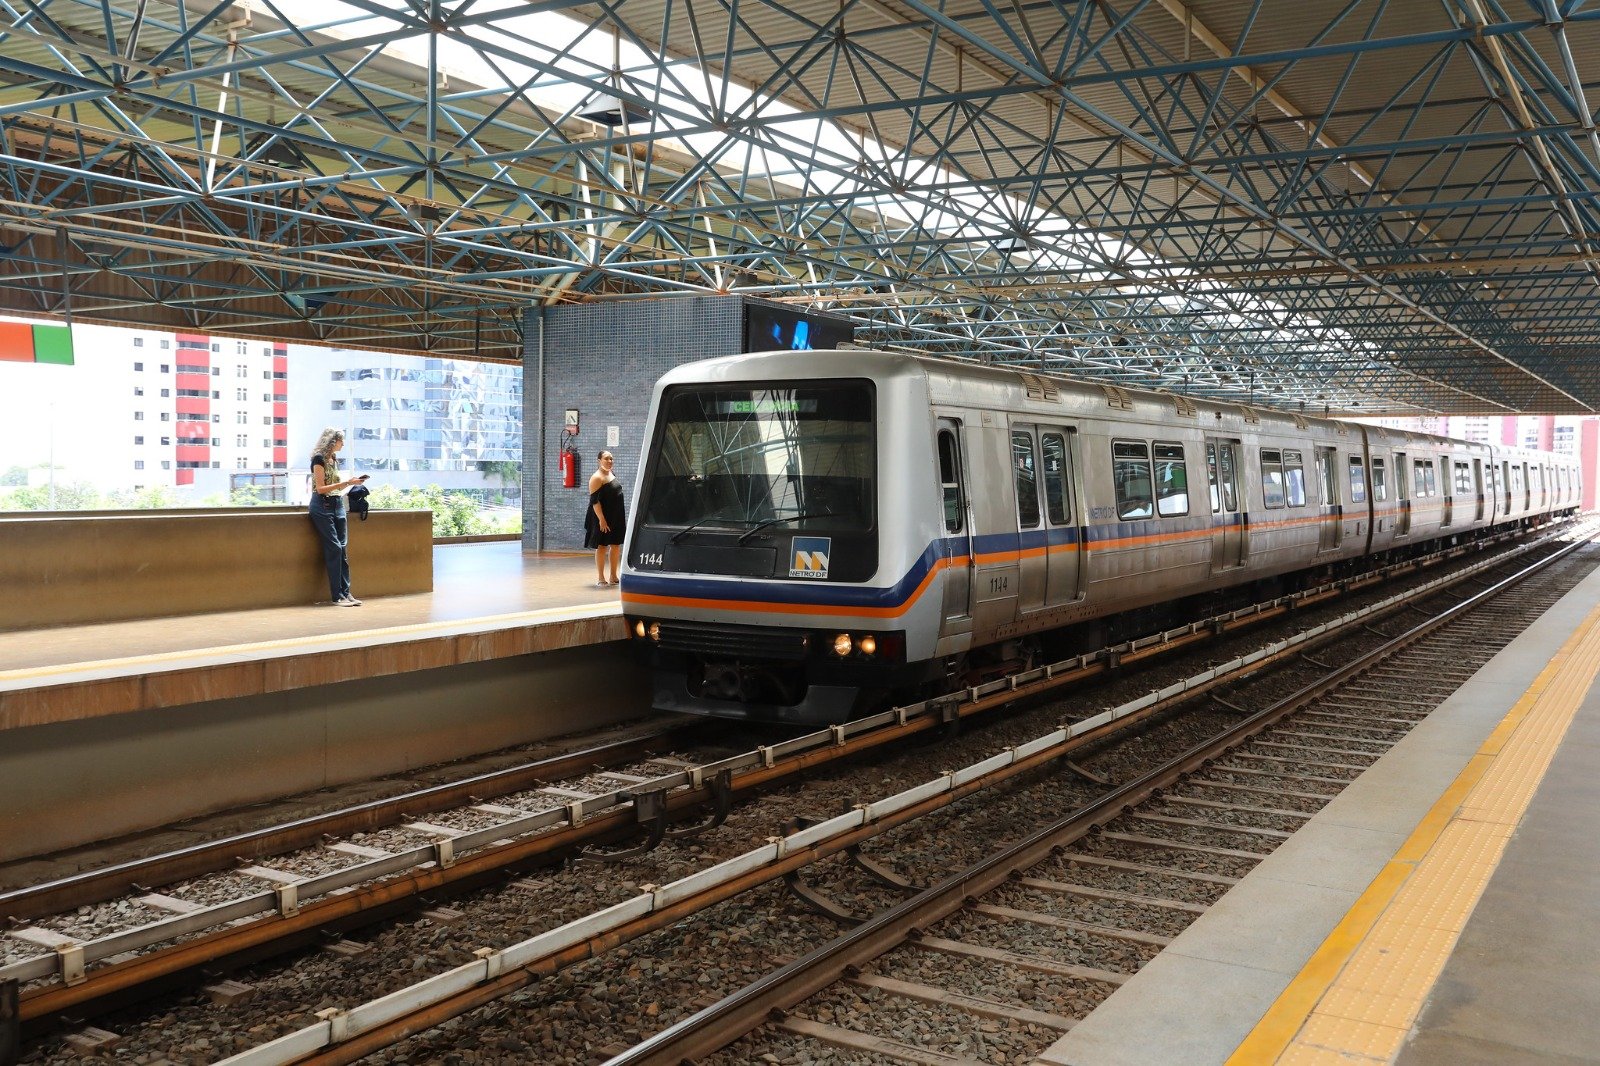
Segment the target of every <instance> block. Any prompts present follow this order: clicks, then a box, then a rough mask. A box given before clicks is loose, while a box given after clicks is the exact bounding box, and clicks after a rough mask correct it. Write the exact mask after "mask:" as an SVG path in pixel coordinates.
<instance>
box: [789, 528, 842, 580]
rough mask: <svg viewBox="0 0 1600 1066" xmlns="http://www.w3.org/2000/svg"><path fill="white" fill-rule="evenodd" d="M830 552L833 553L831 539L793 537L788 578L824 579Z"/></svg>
mask: <svg viewBox="0 0 1600 1066" xmlns="http://www.w3.org/2000/svg"><path fill="white" fill-rule="evenodd" d="M831 551H833V538H832V537H795V538H794V546H793V554H792V559H793V561H792V562H791V563H790V564H789V576H790V577H810V578H826V577H827V576H828V553H829V552H831Z"/></svg>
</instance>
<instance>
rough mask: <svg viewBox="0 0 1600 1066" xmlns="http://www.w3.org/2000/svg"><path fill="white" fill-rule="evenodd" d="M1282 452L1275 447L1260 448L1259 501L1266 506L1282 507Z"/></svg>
mask: <svg viewBox="0 0 1600 1066" xmlns="http://www.w3.org/2000/svg"><path fill="white" fill-rule="evenodd" d="M1284 498H1285V497H1284V492H1283V453H1282V452H1280V451H1278V450H1277V449H1276V448H1270V449H1269V448H1262V449H1261V502H1262V503H1263V504H1265V505H1266V506H1268V507H1282V506H1283V502H1284Z"/></svg>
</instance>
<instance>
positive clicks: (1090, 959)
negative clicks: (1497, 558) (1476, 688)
mask: <svg viewBox="0 0 1600 1066" xmlns="http://www.w3.org/2000/svg"><path fill="white" fill-rule="evenodd" d="M1579 547H1581V545H1574V546H1573V549H1572V550H1573V551H1576V550H1577V549H1578V548H1579ZM1565 554H1566V553H1563V555H1562V556H1558V557H1556V558H1555V559H1552V560H1549V561H1548V562H1549V564H1553V563H1555V562H1558V561H1559V560H1560V559H1561V558H1564V557H1565ZM1546 565H1547V564H1545V563H1541V564H1540V565H1539V567H1538V570H1539V571H1540V572H1541V573H1542V572H1543V570H1544V567H1545V566H1546ZM1530 569H1532V568H1530ZM1513 585H1517V586H1520V587H1519V596H1518V597H1517V598H1515V600H1509V599H1506V598H1498V599H1497V598H1496V597H1498V596H1499V594H1500V593H1501V592H1503V591H1505V589H1506V588H1509V587H1511V586H1513ZM1567 587H1569V585H1568V583H1567V582H1565V581H1562V580H1561V579H1560V578H1559V576H1556V577H1550V576H1548V575H1546V580H1544V581H1543V582H1542V583H1541V582H1539V580H1538V579H1537V578H1533V579H1532V580H1530V582H1529V583H1528V584H1526V585H1523V584H1522V576H1520V575H1519V577H1518V578H1516V579H1513V580H1511V581H1507V582H1504V583H1502V584H1500V585H1496V586H1494V587H1492V588H1490V589H1488V590H1486V591H1484V592H1483V593H1480V594H1479V595H1478V596H1475V597H1473V598H1472V599H1470V600H1468V601H1466V602H1464V603H1462V604H1459V605H1457V606H1455V607H1452V608H1449V609H1448V610H1446V611H1444V612H1441V613H1440V614H1439V615H1438V616H1437V617H1434V618H1430V619H1429V620H1427V621H1426V622H1423V623H1421V624H1419V625H1417V626H1415V627H1413V628H1412V629H1410V630H1408V631H1407V632H1405V633H1403V634H1401V635H1399V636H1396V637H1395V638H1393V639H1392V640H1389V641H1387V642H1385V643H1384V644H1383V645H1382V646H1380V647H1378V648H1376V649H1374V650H1373V651H1371V652H1368V653H1366V654H1364V655H1362V656H1360V657H1359V658H1358V659H1356V660H1355V661H1353V662H1350V663H1348V664H1346V665H1343V666H1340V667H1338V668H1336V669H1333V670H1330V671H1329V672H1328V673H1327V675H1326V676H1325V677H1323V678H1321V679H1319V680H1317V681H1316V682H1314V683H1312V684H1310V685H1307V686H1305V687H1304V688H1302V689H1300V690H1299V691H1296V692H1294V693H1292V694H1291V695H1289V696H1286V697H1285V698H1283V699H1282V700H1279V701H1277V702H1275V703H1274V704H1272V705H1271V706H1268V707H1265V708H1263V709H1262V710H1260V711H1257V712H1255V713H1252V714H1250V715H1249V716H1248V717H1246V718H1244V719H1243V720H1242V721H1240V722H1239V723H1238V724H1237V725H1236V726H1234V727H1233V728H1231V729H1229V730H1227V731H1225V732H1224V733H1221V734H1219V735H1218V736H1216V737H1215V738H1213V739H1211V740H1209V741H1207V742H1206V743H1204V744H1201V745H1197V746H1196V747H1194V748H1193V749H1191V750H1189V751H1186V752H1184V753H1182V754H1181V755H1179V756H1178V757H1176V758H1174V759H1172V760H1169V761H1168V762H1166V763H1165V764H1163V765H1161V766H1158V767H1155V768H1153V769H1151V770H1150V771H1149V772H1147V773H1145V774H1143V775H1141V776H1140V777H1138V778H1136V779H1134V780H1132V781H1129V782H1128V783H1126V784H1124V785H1122V786H1121V787H1119V788H1117V789H1115V790H1113V791H1111V792H1110V793H1108V794H1107V795H1105V796H1103V797H1101V798H1100V799H1098V800H1096V801H1095V802H1093V803H1091V804H1089V805H1087V806H1085V807H1084V808H1083V809H1082V810H1079V811H1075V812H1073V813H1072V814H1071V815H1070V816H1068V817H1065V818H1063V819H1061V820H1060V821H1059V822H1057V823H1055V824H1053V825H1050V826H1047V827H1045V828H1044V829H1042V830H1039V831H1038V832H1035V833H1033V834H1032V835H1030V836H1029V837H1028V838H1027V839H1025V840H1023V841H1021V842H1019V843H1017V844H1015V845H1013V846H1011V847H1008V848H1005V849H1003V850H1001V851H999V852H997V853H995V854H994V855H992V856H989V857H988V858H986V859H985V860H984V861H983V862H981V863H978V864H975V865H974V866H971V867H969V868H967V869H964V870H962V871H960V872H958V873H956V874H954V875H952V876H949V877H947V878H945V879H944V880H943V881H941V882H940V883H938V884H936V885H933V886H932V887H929V888H927V889H925V890H923V891H921V892H919V893H917V894H916V895H915V896H913V897H911V898H910V899H907V900H906V901H905V902H903V903H901V904H900V905H898V906H895V907H893V908H890V909H888V910H886V911H884V912H882V913H880V914H878V915H876V916H874V917H872V918H871V919H869V920H867V921H864V922H862V923H861V924H860V925H859V926H857V927H856V928H854V929H851V930H850V931H849V932H847V933H845V934H844V935H842V936H839V937H837V938H836V939H834V940H833V941H830V942H829V943H828V944H826V945H823V946H822V947H820V948H819V949H817V950H816V951H813V952H811V953H810V954H808V955H807V956H805V957H804V958H801V959H798V960H796V961H794V962H792V963H790V964H788V965H786V966H784V967H782V968H781V969H779V970H776V971H774V972H773V973H771V974H769V975H767V976H766V977H764V978H762V979H761V980H759V981H757V982H754V983H752V984H751V985H749V986H747V987H745V988H743V989H740V990H739V991H737V992H735V993H733V994H732V995H729V996H727V997H725V998H723V999H722V1000H720V1001H718V1002H717V1003H715V1004H713V1005H711V1006H709V1007H707V1008H706V1009H704V1010H702V1011H699V1012H698V1013H696V1014H695V1015H693V1016H692V1017H690V1018H688V1019H685V1020H684V1021H682V1022H681V1023H679V1024H677V1025H675V1026H672V1027H671V1028H669V1029H667V1030H666V1031H664V1032H662V1033H660V1034H658V1035H657V1036H655V1037H652V1038H650V1039H648V1040H645V1041H643V1042H641V1043H640V1044H638V1045H637V1046H635V1047H633V1048H630V1049H628V1050H627V1051H624V1052H622V1053H620V1054H617V1055H615V1056H613V1057H611V1058H610V1059H608V1060H607V1062H606V1066H647V1064H662V1066H664V1064H667V1063H680V1062H685V1061H691V1060H693V1061H704V1062H708V1063H724V1062H726V1063H733V1062H755V1061H773V1062H781V1061H792V1058H791V1057H792V1056H795V1055H805V1054H808V1053H814V1052H815V1051H816V1050H817V1047H818V1046H819V1045H821V1046H825V1047H832V1048H838V1049H843V1050H846V1051H854V1052H862V1053H868V1054H871V1055H875V1056H882V1057H886V1058H888V1059H891V1060H893V1061H899V1062H913V1063H958V1062H982V1061H989V1060H988V1059H986V1058H973V1057H971V1056H970V1055H969V1054H967V1053H966V1052H968V1051H969V1050H970V1043H971V1037H970V1034H971V1033H972V1032H973V1031H974V1025H973V1021H972V1018H973V1017H974V1016H976V1017H978V1018H990V1019H1001V1020H1004V1021H1006V1022H1009V1023H1012V1024H1014V1025H1015V1026H1017V1027H1019V1028H1032V1029H1034V1030H1037V1031H1043V1032H1047V1033H1049V1032H1057V1033H1058V1032H1065V1031H1067V1030H1069V1029H1070V1028H1071V1027H1072V1025H1073V1024H1074V1023H1075V1022H1076V1020H1077V1019H1076V1018H1073V1017H1069V1016H1066V1015H1062V1014H1057V1013H1053V1012H1050V1011H1041V1010H1039V1009H1038V1008H1037V1007H1035V1006H1033V1005H1031V1004H1030V1003H1028V1002H1026V1001H1021V1000H1019V999H1018V998H1016V997H1013V998H1011V999H999V998H995V997H994V996H993V995H992V994H990V995H977V994H973V993H971V992H967V991H964V990H962V989H960V988H957V989H951V988H949V987H943V986H940V985H935V984H929V983H925V982H924V981H921V980H917V979H915V977H914V976H913V977H910V978H909V979H908V976H906V974H907V972H909V973H910V974H912V975H915V974H918V973H926V968H919V967H917V966H916V965H915V964H911V965H909V966H908V965H907V964H906V963H905V961H904V959H903V958H902V956H904V955H906V954H915V955H924V954H929V953H931V954H934V955H939V956H942V957H945V958H948V959H951V960H971V959H982V960H988V961H991V962H997V963H1003V964H1005V965H1007V966H1010V967H1013V968H1017V969H1020V970H1024V971H1027V970H1033V971H1036V972H1040V973H1044V974H1050V975H1053V976H1056V977H1063V978H1071V979H1075V980H1078V981H1080V982H1084V983H1086V984H1088V985H1090V986H1094V987H1097V988H1098V989H1100V990H1101V991H1102V992H1103V993H1104V994H1109V993H1110V991H1112V990H1114V989H1115V988H1116V987H1117V986H1119V985H1121V984H1122V983H1123V982H1125V981H1126V980H1127V979H1128V978H1129V977H1131V976H1132V974H1133V973H1134V972H1136V971H1137V969H1138V967H1139V966H1140V965H1142V964H1143V963H1144V962H1148V961H1149V959H1150V958H1153V957H1154V955H1155V953H1156V952H1158V951H1159V950H1160V949H1161V948H1162V947H1164V946H1165V945H1166V944H1167V943H1169V942H1170V940H1171V938H1172V937H1173V936H1175V935H1176V934H1177V932H1180V931H1181V930H1182V928H1183V927H1185V926H1187V925H1188V924H1189V923H1190V922H1191V921H1193V920H1194V918H1196V917H1198V916H1199V915H1200V914H1202V913H1204V911H1205V910H1206V908H1207V906H1209V904H1210V903H1212V902H1214V901H1215V900H1216V899H1217V898H1219V897H1220V895H1221V893H1222V892H1223V891H1225V890H1226V888H1227V887H1228V886H1230V885H1231V884H1233V883H1236V882H1237V881H1238V880H1239V879H1240V878H1242V877H1243V876H1244V875H1245V874H1247V873H1248V872H1249V870H1250V869H1252V868H1253V867H1254V866H1255V865H1256V864H1257V863H1259V862H1260V861H1261V860H1262V859H1264V858H1266V857H1267V856H1268V855H1269V854H1271V852H1272V850H1273V849H1274V848H1275V847H1277V846H1278V845H1279V844H1281V843H1282V842H1283V841H1284V840H1287V839H1288V838H1289V837H1290V836H1291V835H1292V834H1293V830H1294V828H1295V827H1297V826H1298V825H1299V824H1301V823H1303V822H1304V821H1305V820H1307V819H1309V818H1310V817H1311V816H1312V814H1314V813H1315V811H1316V810H1319V809H1321V807H1322V806H1323V805H1325V804H1326V803H1327V802H1328V801H1329V800H1331V799H1332V798H1333V797H1334V796H1337V795H1338V794H1339V793H1340V792H1341V791H1343V789H1344V788H1345V787H1347V786H1348V784H1349V783H1350V782H1351V781H1353V780H1354V779H1355V777H1356V776H1358V775H1359V774H1361V773H1362V772H1363V771H1364V770H1366V768H1367V767H1369V766H1370V765H1371V764H1372V763H1373V762H1375V761H1376V760H1377V759H1378V758H1379V757H1381V756H1382V754H1383V753H1384V752H1386V751H1387V750H1388V749H1389V748H1390V747H1392V746H1393V745H1394V744H1395V743H1397V742H1398V741H1399V740H1400V739H1401V738H1402V737H1404V736H1405V734H1406V733H1408V732H1409V731H1410V729H1411V728H1412V727H1413V726H1414V725H1415V724H1416V723H1417V722H1420V721H1421V720H1422V719H1423V718H1425V717H1426V716H1427V714H1428V713H1429V712H1430V711H1432V710H1433V709H1434V708H1435V707H1436V706H1438V704H1439V703H1441V702H1443V700H1444V699H1445V698H1447V697H1448V696H1449V695H1450V694H1451V693H1452V692H1454V691H1455V690H1456V689H1457V688H1458V687H1459V686H1460V685H1461V684H1462V683H1463V682H1465V681H1466V680H1467V679H1469V678H1470V677H1471V676H1472V674H1473V673H1474V672H1476V670H1477V669H1478V668H1479V667H1480V666H1482V665H1483V664H1484V663H1486V662H1487V661H1488V660H1489V659H1490V658H1492V657H1493V655H1494V654H1495V653H1496V652H1497V651H1498V650H1499V649H1500V648H1501V647H1503V646H1504V645H1505V644H1506V643H1508V642H1509V639H1510V637H1509V636H1508V634H1514V633H1517V632H1520V631H1521V630H1522V629H1523V628H1525V627H1526V626H1527V625H1528V624H1529V623H1530V622H1531V621H1533V620H1534V619H1535V618H1537V617H1538V616H1539V614H1541V613H1543V611H1545V610H1547V609H1548V608H1549V606H1550V605H1551V604H1553V603H1554V602H1555V600H1556V599H1558V598H1559V596H1560V595H1561V594H1562V593H1563V592H1564V591H1565V590H1566V588H1567ZM1485 602H1487V606H1485ZM1108 944H1110V945H1115V947H1113V948H1111V949H1109V950H1108V947H1107V945H1108ZM988 987H989V988H990V989H991V990H992V989H993V987H994V986H993V984H992V983H991V984H990V985H989V986H988ZM907 1005H911V1009H912V1012H913V1013H917V1012H920V1013H922V1014H924V1015H927V1014H929V1013H930V1012H932V1013H937V1012H945V1013H946V1016H947V1017H948V1016H949V1015H951V1014H955V1015H957V1016H958V1019H957V1020H956V1021H955V1022H954V1023H946V1024H940V1023H938V1022H929V1021H928V1020H927V1019H926V1017H924V1018H922V1019H920V1020H919V1019H913V1020H911V1021H910V1022H908V1021H907V1019H906V1018H905V1017H904V1015H905V1013H906V1006H907ZM961 1015H964V1016H965V1017H959V1016H961ZM841 1022H845V1023H846V1024H841ZM906 1032H925V1033H926V1032H942V1033H946V1034H951V1035H953V1036H955V1039H956V1042H957V1043H960V1044H961V1045H962V1046H960V1047H951V1046H948V1045H947V1046H944V1047H941V1046H938V1045H937V1043H935V1044H933V1045H932V1046H925V1045H923V1044H920V1043H917V1044H913V1043H908V1042H906V1041H905V1040H904V1039H903V1038H902V1037H901V1036H900V1035H899V1034H903V1033H906ZM719 1053H720V1054H719Z"/></svg>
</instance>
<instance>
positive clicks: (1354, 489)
mask: <svg viewBox="0 0 1600 1066" xmlns="http://www.w3.org/2000/svg"><path fill="white" fill-rule="evenodd" d="M1346 459H1347V460H1348V463H1349V475H1350V510H1349V511H1348V512H1347V513H1346V514H1345V516H1344V517H1345V523H1346V524H1347V525H1348V527H1349V528H1347V529H1346V530H1345V531H1344V534H1343V535H1344V536H1348V537H1353V538H1355V539H1357V540H1359V539H1361V538H1362V537H1363V536H1367V535H1368V533H1369V531H1370V528H1371V527H1370V526H1368V525H1367V515H1368V514H1369V513H1370V512H1371V508H1372V504H1371V503H1370V502H1369V488H1370V487H1369V486H1368V484H1367V460H1366V457H1365V456H1364V455H1362V454H1361V453H1360V452H1351V453H1350V454H1349V455H1348V456H1346ZM1369 548H1370V545H1368V544H1363V545H1362V549H1361V550H1362V551H1367V550H1368V549H1369Z"/></svg>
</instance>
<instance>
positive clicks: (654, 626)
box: [650, 622, 661, 644]
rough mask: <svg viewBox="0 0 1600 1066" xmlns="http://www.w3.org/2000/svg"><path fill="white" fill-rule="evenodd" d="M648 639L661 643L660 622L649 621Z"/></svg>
mask: <svg viewBox="0 0 1600 1066" xmlns="http://www.w3.org/2000/svg"><path fill="white" fill-rule="evenodd" d="M650 639H651V640H653V641H655V642H656V643H657V644H660V643H661V623H660V622H651V623H650Z"/></svg>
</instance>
